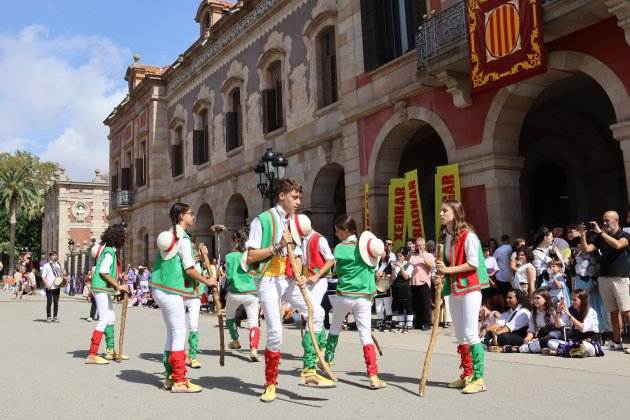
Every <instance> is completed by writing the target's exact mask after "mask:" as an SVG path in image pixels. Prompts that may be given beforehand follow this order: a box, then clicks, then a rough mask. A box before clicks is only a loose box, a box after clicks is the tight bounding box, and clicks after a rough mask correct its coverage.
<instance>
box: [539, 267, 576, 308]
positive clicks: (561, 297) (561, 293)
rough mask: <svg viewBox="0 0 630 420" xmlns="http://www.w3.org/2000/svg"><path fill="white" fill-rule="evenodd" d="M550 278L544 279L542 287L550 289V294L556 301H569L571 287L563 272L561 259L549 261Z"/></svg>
mask: <svg viewBox="0 0 630 420" xmlns="http://www.w3.org/2000/svg"><path fill="white" fill-rule="evenodd" d="M549 277H550V278H549V279H548V280H543V282H542V284H541V286H540V287H541V288H543V289H547V290H549V295H550V296H551V300H553V301H554V303H557V302H560V301H564V303H565V304H567V302H569V300H570V297H569V289H568V288H567V282H566V279H565V277H564V274H563V273H562V262H561V261H560V260H552V261H551V262H550V263H549Z"/></svg>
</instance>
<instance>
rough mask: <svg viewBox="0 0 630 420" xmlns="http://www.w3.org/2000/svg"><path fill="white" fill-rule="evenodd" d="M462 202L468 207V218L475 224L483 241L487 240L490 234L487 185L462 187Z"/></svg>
mask: <svg viewBox="0 0 630 420" xmlns="http://www.w3.org/2000/svg"><path fill="white" fill-rule="evenodd" d="M462 203H463V204H464V208H465V209H466V218H467V219H468V221H469V222H470V223H471V224H472V225H473V228H474V229H475V233H476V234H477V236H479V239H480V240H481V242H482V243H483V242H487V241H488V237H489V236H490V234H489V232H490V231H489V226H488V205H487V202H486V186H485V185H477V186H474V187H468V188H462Z"/></svg>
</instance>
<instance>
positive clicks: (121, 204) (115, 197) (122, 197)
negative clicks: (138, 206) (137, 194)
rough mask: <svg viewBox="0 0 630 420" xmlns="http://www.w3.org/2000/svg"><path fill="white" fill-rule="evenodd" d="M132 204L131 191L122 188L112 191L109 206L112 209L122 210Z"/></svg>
mask: <svg viewBox="0 0 630 420" xmlns="http://www.w3.org/2000/svg"><path fill="white" fill-rule="evenodd" d="M132 204H133V192H131V191H129V190H123V191H117V192H115V193H112V195H111V199H110V204H109V206H110V208H111V209H112V210H124V209H126V208H129V207H131V205H132Z"/></svg>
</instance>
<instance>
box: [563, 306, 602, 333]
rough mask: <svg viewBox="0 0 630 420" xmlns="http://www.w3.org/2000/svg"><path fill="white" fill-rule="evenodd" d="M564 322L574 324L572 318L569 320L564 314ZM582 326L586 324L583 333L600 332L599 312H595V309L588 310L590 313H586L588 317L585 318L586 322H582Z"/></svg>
mask: <svg viewBox="0 0 630 420" xmlns="http://www.w3.org/2000/svg"><path fill="white" fill-rule="evenodd" d="M562 320H563V321H564V324H569V323H571V324H573V323H572V322H571V318H569V317H568V316H567V315H564V314H563V315H562ZM582 324H584V329H583V330H582V332H583V333H585V332H594V333H598V332H599V320H598V319H597V312H596V311H595V309H593V308H588V312H587V313H586V317H584V321H582Z"/></svg>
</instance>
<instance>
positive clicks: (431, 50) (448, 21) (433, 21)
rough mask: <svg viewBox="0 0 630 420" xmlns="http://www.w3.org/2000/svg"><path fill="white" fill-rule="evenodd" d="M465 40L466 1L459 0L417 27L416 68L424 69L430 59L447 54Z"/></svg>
mask: <svg viewBox="0 0 630 420" xmlns="http://www.w3.org/2000/svg"><path fill="white" fill-rule="evenodd" d="M467 42H468V31H467V30H466V2H464V1H460V2H458V3H456V4H454V5H453V6H451V7H449V8H448V9H446V10H443V11H441V12H438V13H436V14H435V15H433V16H432V17H430V18H429V19H427V20H426V21H424V23H423V24H422V26H420V28H418V34H417V35H416V46H417V48H418V69H419V70H423V69H424V70H426V68H427V64H428V63H429V61H430V60H432V59H434V58H436V57H438V56H441V55H444V54H448V53H449V52H451V51H452V50H454V49H455V48H457V47H459V46H461V45H465V44H466V43H467Z"/></svg>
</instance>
